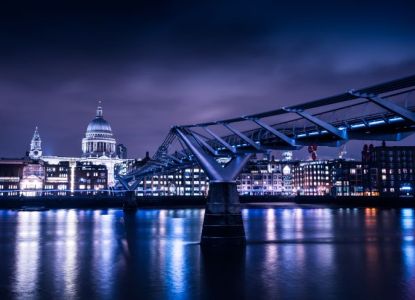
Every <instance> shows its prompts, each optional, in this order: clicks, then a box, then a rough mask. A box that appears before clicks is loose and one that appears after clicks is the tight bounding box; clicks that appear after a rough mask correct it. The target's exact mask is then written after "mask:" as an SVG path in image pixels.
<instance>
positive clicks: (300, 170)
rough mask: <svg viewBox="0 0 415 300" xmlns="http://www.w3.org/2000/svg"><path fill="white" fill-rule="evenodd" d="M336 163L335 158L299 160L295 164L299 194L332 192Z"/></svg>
mask: <svg viewBox="0 0 415 300" xmlns="http://www.w3.org/2000/svg"><path fill="white" fill-rule="evenodd" d="M335 169H336V164H335V161H333V160H316V161H305V162H299V163H298V164H296V165H295V166H294V172H293V173H294V187H295V190H296V191H297V194H298V195H305V196H324V195H329V194H330V193H331V189H332V187H333V183H334V180H335Z"/></svg>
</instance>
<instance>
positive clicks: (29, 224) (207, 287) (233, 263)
mask: <svg viewBox="0 0 415 300" xmlns="http://www.w3.org/2000/svg"><path fill="white" fill-rule="evenodd" d="M203 215H204V210H201V209H184V210H163V209H154V210H139V211H137V212H136V213H133V214H124V213H123V211H121V210H50V211H46V212H16V211H11V210H2V211H0V299H79V298H88V299H120V298H121V299H123V298H125V299H130V298H134V299H138V298H140V299H200V298H202V299H221V298H226V297H228V299H253V298H255V299H415V241H414V226H415V223H414V219H415V212H414V210H413V209H384V210H382V209H373V208H372V209H371V208H362V209H338V208H335V209H334V208H325V207H313V208H305V207H302V208H301V207H294V206H293V207H285V208H278V207H277V208H272V209H245V210H244V211H243V216H244V222H245V228H246V233H247V238H248V244H247V246H246V248H245V249H244V250H237V249H236V250H235V249H225V250H214V251H202V250H201V248H200V245H199V244H198V242H199V237H200V232H201V227H202V222H203Z"/></svg>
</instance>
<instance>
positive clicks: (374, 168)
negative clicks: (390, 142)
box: [362, 145, 415, 197]
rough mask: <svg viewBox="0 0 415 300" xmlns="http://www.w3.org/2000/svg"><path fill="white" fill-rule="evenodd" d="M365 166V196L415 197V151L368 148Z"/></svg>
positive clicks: (364, 157)
mask: <svg viewBox="0 0 415 300" xmlns="http://www.w3.org/2000/svg"><path fill="white" fill-rule="evenodd" d="M362 165H363V188H364V193H365V195H372V196H378V195H380V196H392V197H414V194H415V193H414V189H415V147H411V146H393V147H390V146H386V145H382V146H378V147H374V146H373V145H370V146H367V145H365V147H364V148H363V151H362Z"/></svg>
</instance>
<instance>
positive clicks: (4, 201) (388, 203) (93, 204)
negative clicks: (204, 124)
mask: <svg viewBox="0 0 415 300" xmlns="http://www.w3.org/2000/svg"><path fill="white" fill-rule="evenodd" d="M136 201H137V206H138V207H142V208H146V207H166V208H175V207H177V208H182V207H189V208H190V207H204V206H205V204H206V197H202V196H194V197H189V196H161V197H137V198H136ZM240 201H241V203H242V205H243V206H245V207H275V206H279V207H281V206H285V205H287V206H292V205H330V206H338V207H385V208H395V207H396V208H404V207H408V208H415V199H414V198H388V197H317V196H314V197H313V196H296V197H281V196H241V197H240ZM123 203H124V198H123V197H109V196H49V197H0V209H20V208H24V207H44V208H98V209H99V208H121V207H122V206H123Z"/></svg>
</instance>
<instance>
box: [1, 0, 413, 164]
mask: <svg viewBox="0 0 415 300" xmlns="http://www.w3.org/2000/svg"><path fill="white" fill-rule="evenodd" d="M341 2H344V3H343V4H339V3H341ZM148 3H151V4H141V5H138V4H136V6H135V7H112V6H109V5H108V6H106V5H105V4H102V3H101V4H95V5H90V6H85V5H83V6H81V5H79V6H78V5H74V6H69V5H68V6H67V7H53V6H50V5H46V4H45V5H43V6H32V7H29V6H25V5H24V4H23V3H20V2H19V5H20V7H16V6H15V7H12V6H3V7H2V8H1V9H0V45H1V47H0V105H1V109H0V141H1V148H0V157H21V156H23V155H24V153H25V151H26V150H28V147H29V142H30V139H31V137H32V134H33V130H34V128H35V126H39V131H40V135H41V137H42V141H43V149H44V152H45V154H47V155H62V156H63V155H65V156H66V155H67V156H77V155H80V152H81V139H82V137H83V136H84V133H85V130H86V126H87V125H88V123H89V121H90V120H92V119H93V118H94V116H95V109H96V106H97V101H98V100H102V101H103V106H104V117H105V119H107V120H108V121H109V122H110V124H111V126H112V128H113V131H114V134H115V137H116V139H117V142H118V143H123V144H125V145H126V146H127V147H128V152H129V156H130V157H142V156H143V155H144V152H145V151H146V150H149V151H150V152H151V153H153V152H154V151H155V150H156V148H157V147H158V146H159V144H160V143H161V142H162V140H163V139H164V137H165V135H166V134H167V132H168V130H169V129H170V127H171V126H173V125H180V124H189V123H198V122H202V121H210V120H215V119H221V118H227V117H234V116H239V115H245V114H251V113H255V112H261V111H267V110H271V109H276V108H279V107H281V106H286V105H290V104H294V103H300V102H305V101H309V100H313V99H316V98H320V97H324V96H330V95H332V94H337V93H340V92H344V91H347V90H349V89H350V88H359V87H365V86H367V85H371V84H376V83H378V82H382V81H388V80H392V79H396V78H400V77H404V76H408V75H412V74H414V73H415V1H407V2H404V1H389V4H381V1H374V2H372V3H370V2H366V3H367V4H364V5H363V4H362V1H327V2H317V1H304V3H302V2H299V1H284V2H281V3H278V2H273V1H241V0H238V1H206V4H202V1H180V2H177V3H180V4H173V2H172V1H166V2H163V1H149V2H148ZM23 8H24V9H23ZM412 140H413V139H412ZM406 143H407V144H408V143H411V140H409V142H408V141H407V142H406ZM361 144H362V143H361V142H359V143H356V142H353V143H350V145H349V146H348V151H349V154H350V156H352V157H353V156H354V157H356V158H358V151H359V150H360V145H361ZM323 153H324V152H323ZM297 156H298V157H300V158H302V157H305V156H307V151H306V149H304V150H301V151H300V152H299V153H298V154H297Z"/></svg>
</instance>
